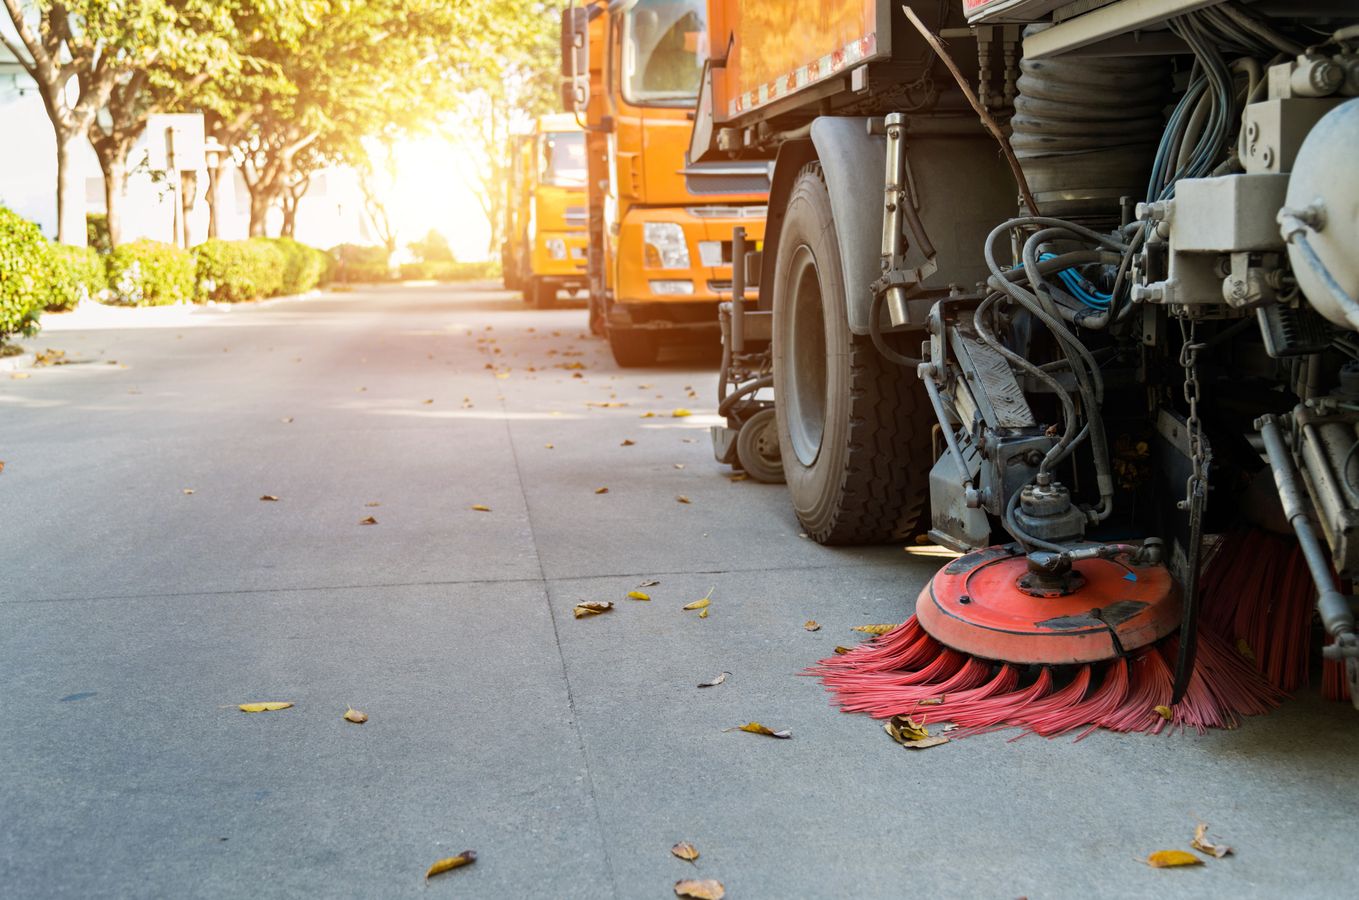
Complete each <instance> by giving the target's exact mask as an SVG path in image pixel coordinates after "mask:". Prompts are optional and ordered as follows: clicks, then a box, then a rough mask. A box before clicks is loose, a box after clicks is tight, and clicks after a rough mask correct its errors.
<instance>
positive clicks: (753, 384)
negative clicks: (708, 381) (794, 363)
mask: <svg viewBox="0 0 1359 900" xmlns="http://www.w3.org/2000/svg"><path fill="white" fill-rule="evenodd" d="M773 386H774V376H773V375H761V376H760V377H759V378H756V379H755V380H754V381H747V382H746V383H745V384H743V385H741V386H740V387H738V388H737V389H736V390H734V391H732V392H731V393H730V394H728V395H727V396H726V397H725V398H724V399H723V400H722V402H721V403H719V404H717V414H718V415H719V416H725V415H726V414H727V413H729V412H730V411H731V408H732V407H733V406H735V405H736V401H737V400H740V399H741V398H742V397H745V396H748V395H750V394H753V393H755V392H756V391H758V390H760V389H761V388H767V387H773Z"/></svg>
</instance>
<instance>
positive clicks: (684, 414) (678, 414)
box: [670, 407, 693, 419]
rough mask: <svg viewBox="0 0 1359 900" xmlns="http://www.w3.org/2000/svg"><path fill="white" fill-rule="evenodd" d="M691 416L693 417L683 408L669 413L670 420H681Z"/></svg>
mask: <svg viewBox="0 0 1359 900" xmlns="http://www.w3.org/2000/svg"><path fill="white" fill-rule="evenodd" d="M692 415H693V413H691V412H689V410H687V409H685V408H684V407H680V408H679V409H676V410H673V411H672V412H671V413H670V418H672V419H683V418H685V417H687V416H692Z"/></svg>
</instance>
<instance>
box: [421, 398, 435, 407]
mask: <svg viewBox="0 0 1359 900" xmlns="http://www.w3.org/2000/svg"><path fill="white" fill-rule="evenodd" d="M420 402H421V403H423V404H425V405H426V406H428V405H429V404H431V403H433V402H434V398H432V397H431V398H430V399H428V400H421V401H420Z"/></svg>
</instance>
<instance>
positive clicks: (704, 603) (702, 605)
mask: <svg viewBox="0 0 1359 900" xmlns="http://www.w3.org/2000/svg"><path fill="white" fill-rule="evenodd" d="M712 602H713V601H712V598H710V597H703V598H702V599H699V600H695V601H694V602H693V603H686V604H684V608H685V609H707V608H708V606H709V605H710V604H711V603H712Z"/></svg>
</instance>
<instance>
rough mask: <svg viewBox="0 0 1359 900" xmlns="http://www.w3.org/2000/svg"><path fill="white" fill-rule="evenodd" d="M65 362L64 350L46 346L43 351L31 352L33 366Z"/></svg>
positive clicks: (55, 364)
mask: <svg viewBox="0 0 1359 900" xmlns="http://www.w3.org/2000/svg"><path fill="white" fill-rule="evenodd" d="M66 363H67V359H66V351H65V350H53V349H52V348H50V347H49V348H48V349H47V350H46V351H45V352H41V353H35V354H33V365H34V366H64V365H66Z"/></svg>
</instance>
